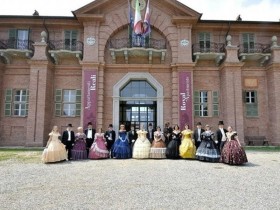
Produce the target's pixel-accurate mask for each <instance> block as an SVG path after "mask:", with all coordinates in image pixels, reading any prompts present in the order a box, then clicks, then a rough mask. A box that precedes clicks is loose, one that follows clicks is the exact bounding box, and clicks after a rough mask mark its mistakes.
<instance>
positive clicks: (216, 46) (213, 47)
mask: <svg viewBox="0 0 280 210" xmlns="http://www.w3.org/2000/svg"><path fill="white" fill-rule="evenodd" d="M192 50H193V53H224V52H225V44H223V43H215V42H208V43H206V44H203V46H202V44H201V43H196V44H193V46H192Z"/></svg>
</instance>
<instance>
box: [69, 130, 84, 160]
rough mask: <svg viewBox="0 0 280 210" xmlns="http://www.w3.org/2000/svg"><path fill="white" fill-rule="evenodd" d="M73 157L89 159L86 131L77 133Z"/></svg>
mask: <svg viewBox="0 0 280 210" xmlns="http://www.w3.org/2000/svg"><path fill="white" fill-rule="evenodd" d="M72 159H73V160H81V159H87V149H86V135H85V134H84V133H77V134H76V135H75V144H74V146H73V149H72Z"/></svg>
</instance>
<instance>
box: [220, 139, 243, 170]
mask: <svg viewBox="0 0 280 210" xmlns="http://www.w3.org/2000/svg"><path fill="white" fill-rule="evenodd" d="M220 162H222V163H226V164H229V165H241V164H244V163H247V162H248V159H247V156H246V153H245V150H244V149H243V148H242V147H241V146H240V145H239V143H238V141H237V140H236V139H234V137H232V139H231V140H230V141H227V142H226V143H225V145H224V148H223V150H222V154H221V159H220Z"/></svg>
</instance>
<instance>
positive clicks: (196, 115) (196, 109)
mask: <svg viewBox="0 0 280 210" xmlns="http://www.w3.org/2000/svg"><path fill="white" fill-rule="evenodd" d="M199 109H200V105H199V104H195V105H194V116H195V117H199V113H200V111H199Z"/></svg>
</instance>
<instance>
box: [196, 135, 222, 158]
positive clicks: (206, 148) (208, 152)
mask: <svg viewBox="0 0 280 210" xmlns="http://www.w3.org/2000/svg"><path fill="white" fill-rule="evenodd" d="M201 136H202V141H201V144H200V145H199V147H198V149H197V151H196V159H198V160H202V161H208V162H219V160H220V157H221V155H220V152H219V149H217V148H216V145H215V143H214V133H213V132H212V131H205V132H203V133H202V134H201Z"/></svg>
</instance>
